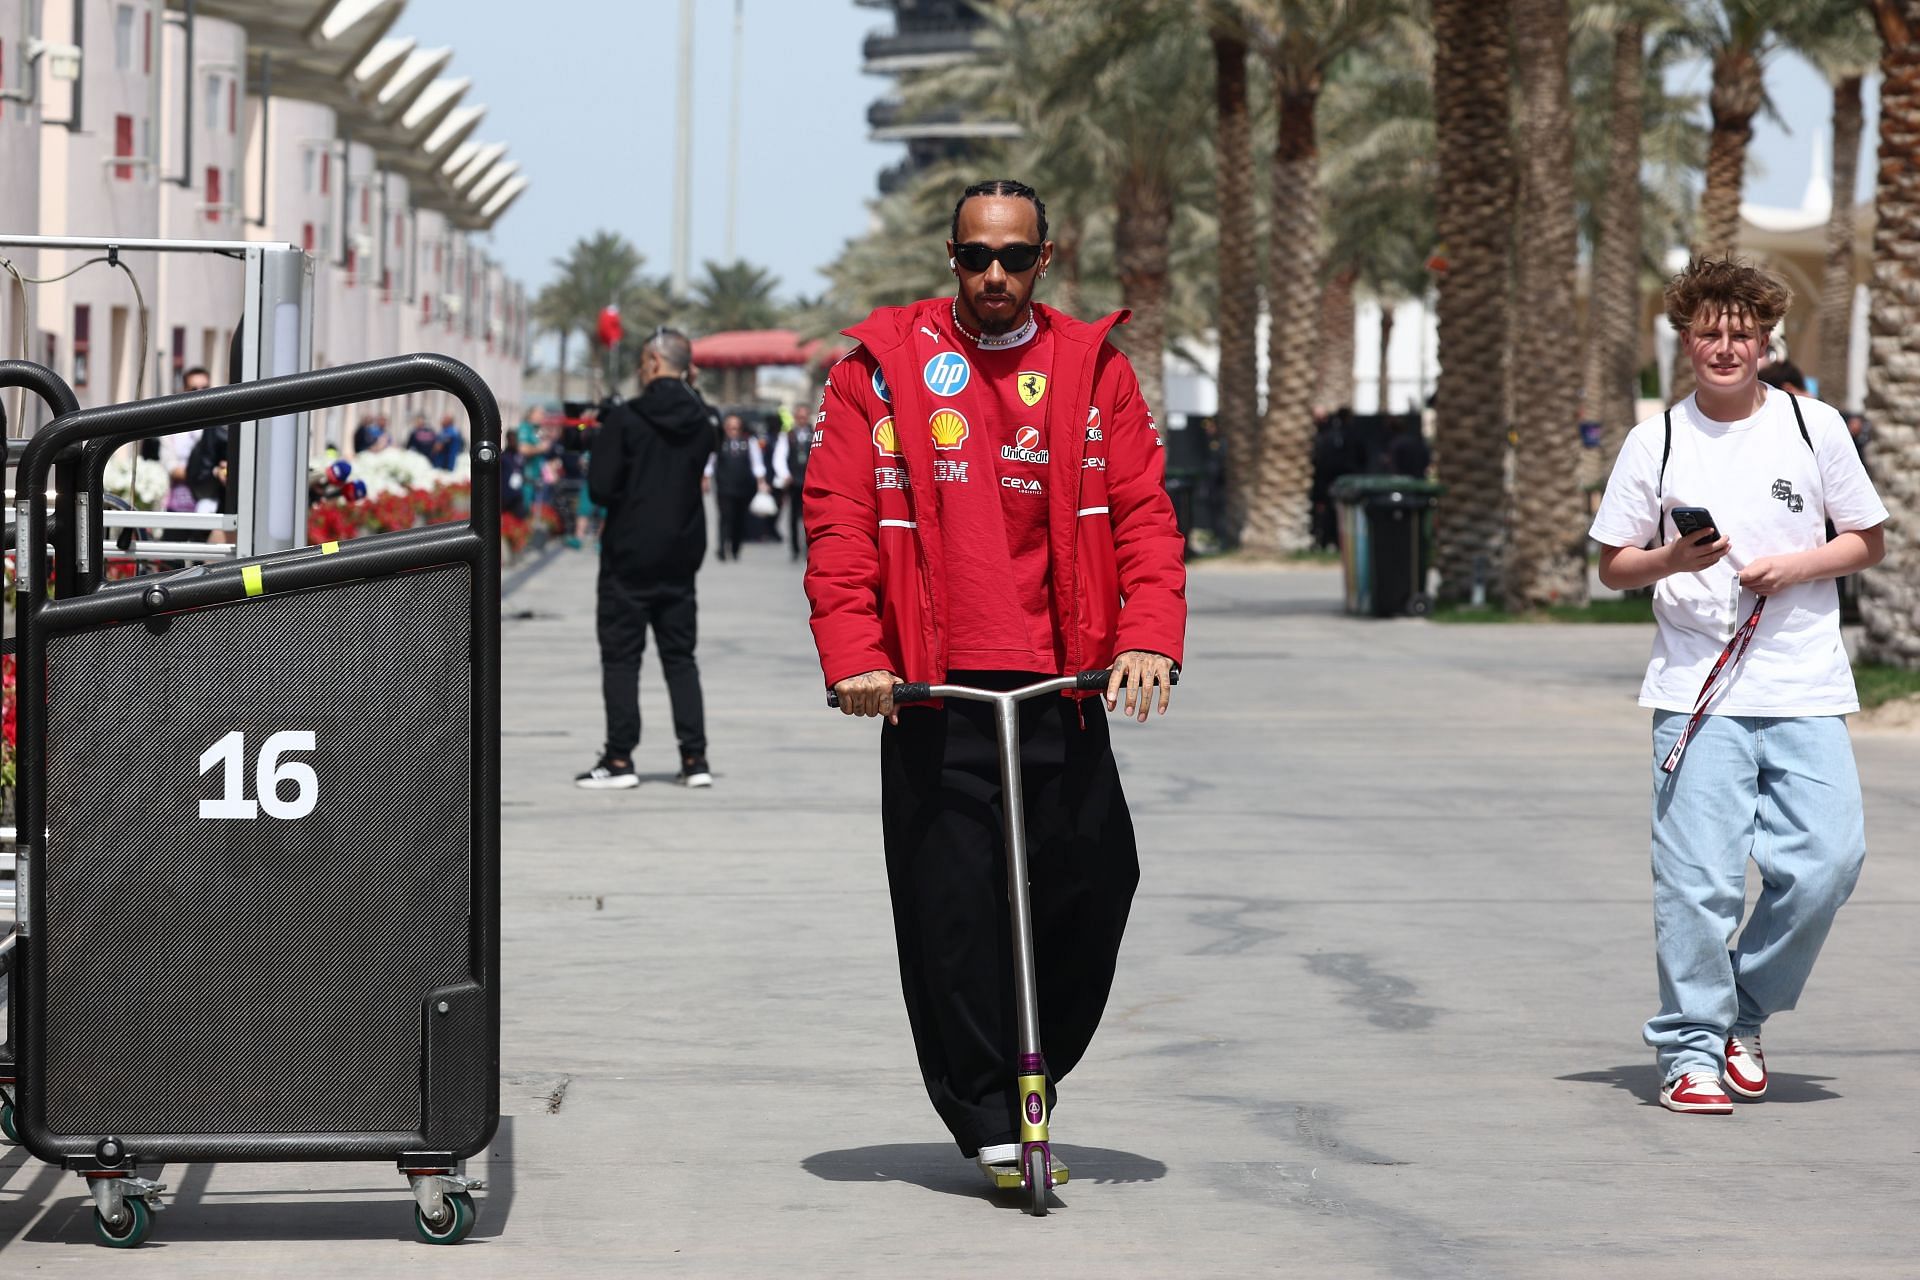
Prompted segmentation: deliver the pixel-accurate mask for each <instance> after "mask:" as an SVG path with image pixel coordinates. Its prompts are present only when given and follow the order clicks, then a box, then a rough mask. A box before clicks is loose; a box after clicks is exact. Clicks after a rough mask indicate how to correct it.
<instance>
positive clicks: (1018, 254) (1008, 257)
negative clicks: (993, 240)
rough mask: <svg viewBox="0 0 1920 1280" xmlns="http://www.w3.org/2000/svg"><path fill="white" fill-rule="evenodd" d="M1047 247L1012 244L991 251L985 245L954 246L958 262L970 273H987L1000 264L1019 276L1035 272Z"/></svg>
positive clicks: (954, 253) (955, 257) (955, 258)
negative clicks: (1036, 265) (995, 264)
mask: <svg viewBox="0 0 1920 1280" xmlns="http://www.w3.org/2000/svg"><path fill="white" fill-rule="evenodd" d="M1045 248H1046V246H1045V245H1038V244H1010V245H1008V246H1006V247H1005V248H1003V249H989V248H988V247H987V246H986V245H984V244H974V243H971V242H969V243H967V244H957V245H955V246H953V257H954V260H955V261H956V262H958V263H959V264H960V265H961V266H963V267H965V268H966V269H967V270H969V271H985V270H986V269H987V268H988V267H990V266H992V265H993V264H994V263H996V262H998V263H999V264H1000V265H1001V266H1003V267H1005V268H1006V269H1007V270H1008V271H1011V272H1013V273H1014V274H1016V275H1018V274H1019V273H1020V272H1022V271H1031V270H1033V264H1034V263H1036V262H1038V261H1040V254H1041V252H1042V251H1043V250H1045Z"/></svg>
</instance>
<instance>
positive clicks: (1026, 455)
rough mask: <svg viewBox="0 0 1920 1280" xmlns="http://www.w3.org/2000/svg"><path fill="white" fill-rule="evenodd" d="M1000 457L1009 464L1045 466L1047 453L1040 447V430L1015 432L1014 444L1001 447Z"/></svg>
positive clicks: (1026, 428) (1024, 428)
mask: <svg viewBox="0 0 1920 1280" xmlns="http://www.w3.org/2000/svg"><path fill="white" fill-rule="evenodd" d="M1000 456H1001V457H1002V458H1004V459H1006V460H1007V461H1008V462H1030V463H1035V464H1037V465H1039V466H1045V465H1046V462H1047V451H1046V450H1045V449H1042V448H1041V447H1040V428H1038V427H1022V428H1020V430H1018V431H1016V432H1014V435H1013V443H1012V444H1003V445H1001V446H1000Z"/></svg>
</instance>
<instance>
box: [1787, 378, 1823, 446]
mask: <svg viewBox="0 0 1920 1280" xmlns="http://www.w3.org/2000/svg"><path fill="white" fill-rule="evenodd" d="M1786 396H1787V400H1788V401H1789V402H1790V403H1791V404H1792V405H1793V420H1794V421H1795V422H1796V423H1798V424H1799V426H1800V438H1801V439H1802V440H1805V441H1806V442H1807V448H1809V449H1813V437H1812V436H1810V435H1808V434H1807V419H1806V416H1805V415H1804V414H1802V413H1801V412H1800V397H1799V396H1797V395H1795V394H1793V392H1791V391H1789V392H1787V393H1786ZM1813 451H1814V452H1815V453H1816V454H1817V453H1819V452H1820V451H1819V450H1818V449H1814V450H1813Z"/></svg>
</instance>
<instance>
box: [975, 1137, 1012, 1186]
mask: <svg viewBox="0 0 1920 1280" xmlns="http://www.w3.org/2000/svg"><path fill="white" fill-rule="evenodd" d="M973 1162H974V1163H975V1164H977V1165H979V1166H980V1172H981V1173H984V1174H986V1175H987V1181H988V1182H992V1183H994V1184H995V1185H998V1179H996V1178H995V1177H994V1173H995V1171H996V1166H998V1170H999V1171H1001V1172H1005V1171H1007V1170H1012V1171H1015V1172H1018V1170H1019V1167H1020V1144H1019V1143H1017V1142H996V1143H994V1144H993V1145H992V1146H989V1147H982V1148H980V1154H979V1155H977V1156H975V1157H974V1158H973Z"/></svg>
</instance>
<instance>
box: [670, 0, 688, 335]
mask: <svg viewBox="0 0 1920 1280" xmlns="http://www.w3.org/2000/svg"><path fill="white" fill-rule="evenodd" d="M678 114H679V117H680V119H679V125H680V137H679V140H678V143H677V145H676V146H675V148H674V157H673V197H674V198H673V293H674V296H675V297H677V298H681V297H685V296H686V293H687V280H688V277H689V276H690V274H691V272H690V271H689V266H690V262H689V259H690V256H691V252H690V251H691V247H692V246H691V243H690V241H691V238H692V232H693V0H680V109H679V113H678Z"/></svg>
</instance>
